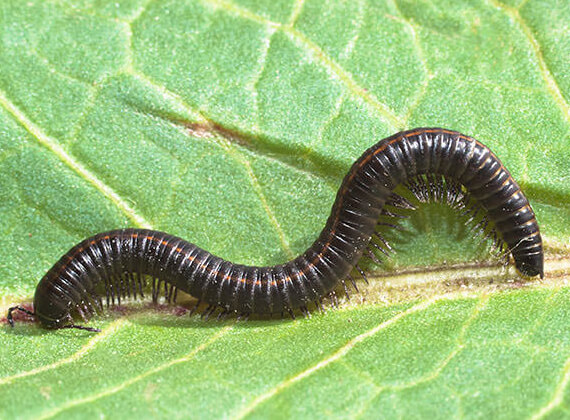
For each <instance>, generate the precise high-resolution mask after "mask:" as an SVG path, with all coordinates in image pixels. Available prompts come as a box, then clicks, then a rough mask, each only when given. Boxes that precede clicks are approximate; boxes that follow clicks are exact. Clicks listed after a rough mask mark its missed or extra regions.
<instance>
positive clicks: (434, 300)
mask: <svg viewBox="0 0 570 420" xmlns="http://www.w3.org/2000/svg"><path fill="white" fill-rule="evenodd" d="M450 298H451V297H449V296H447V295H441V296H436V297H434V298H432V299H429V300H425V301H423V302H422V303H419V304H417V305H415V306H413V307H411V308H409V309H407V310H405V311H403V312H400V313H399V314H397V315H395V316H393V317H392V318H390V319H388V320H387V321H384V322H382V323H381V324H378V325H377V326H375V327H374V328H371V329H370V330H368V331H366V332H364V333H362V334H359V335H357V336H356V337H354V338H352V339H351V340H349V341H348V342H347V343H346V344H345V345H343V346H342V347H340V348H339V349H338V350H337V351H336V352H334V353H333V354H331V355H330V356H328V357H326V358H324V359H322V360H321V361H319V362H318V363H317V364H315V365H313V366H311V367H309V368H307V369H305V370H303V371H301V372H299V373H297V374H296V375H295V376H293V377H290V378H289V379H286V380H285V381H283V382H281V383H279V384H277V385H276V386H274V387H273V388H271V389H269V390H268V391H266V392H265V393H263V394H261V395H259V396H258V397H257V398H255V399H254V400H253V401H252V402H251V403H250V404H249V405H247V406H245V407H244V408H243V409H242V410H241V411H240V412H239V413H237V414H236V415H234V416H232V417H233V418H236V419H241V418H244V417H245V416H247V415H248V414H250V413H251V412H253V411H254V410H255V409H256V408H257V407H258V406H259V405H260V404H261V403H263V402H264V401H266V400H268V399H270V398H273V397H275V396H276V395H278V394H279V393H280V392H282V391H283V390H285V389H286V388H288V387H289V386H291V385H293V384H295V383H297V382H299V381H301V380H303V379H305V378H307V377H309V376H311V375H312V374H313V373H315V372H318V371H319V370H321V369H323V368H325V367H327V366H328V365H330V364H331V363H334V362H336V361H337V360H341V359H342V358H343V357H344V356H345V355H346V354H347V353H348V352H350V351H351V350H352V349H353V348H354V347H355V346H356V345H357V344H359V343H361V342H363V341H364V340H366V339H368V338H370V337H372V336H374V335H376V334H378V333H379V332H381V331H383V330H385V329H387V328H390V327H391V326H393V325H394V324H396V323H397V322H398V321H400V320H401V319H403V318H405V317H407V316H408V315H412V314H414V313H416V312H420V311H423V310H425V309H427V308H429V307H430V306H432V305H434V304H435V303H437V302H438V301H441V300H449V299H450Z"/></svg>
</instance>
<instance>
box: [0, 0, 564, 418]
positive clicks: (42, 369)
mask: <svg viewBox="0 0 570 420" xmlns="http://www.w3.org/2000/svg"><path fill="white" fill-rule="evenodd" d="M568 22H570V5H569V4H568V2H567V1H565V0H558V1H556V0H550V1H539V0H527V1H517V0H510V1H505V2H499V1H495V0H489V1H475V0H474V1H471V2H455V1H444V0H435V1H432V2H415V1H406V0H397V1H395V2H392V1H368V2H366V1H355V2H343V1H333V2H331V1H324V0H305V1H297V2H293V1H285V0H279V1H265V0H264V1H253V0H240V1H237V0H234V2H229V1H225V0H224V1H222V0H204V1H190V0H186V1H174V0H172V1H162V2H156V1H148V0H140V1H137V0H131V1H125V2H107V1H104V0H101V1H87V0H83V1H73V2H72V1H59V2H50V1H47V2H46V1H27V2H20V1H16V0H14V1H12V0H7V1H2V2H1V3H0V234H1V238H2V240H1V241H0V299H1V300H0V301H1V302H2V305H0V309H2V311H5V309H6V308H7V307H8V306H9V305H11V304H13V303H15V302H22V301H29V300H31V297H32V295H33V291H34V287H35V284H36V283H37V281H38V279H39V278H40V277H41V276H42V275H43V273H45V271H47V269H49V267H50V266H51V265H52V264H53V263H54V262H55V261H56V260H57V258H58V257H59V256H60V255H61V254H62V253H64V252H65V251H67V249H69V248H70V247H71V246H72V245H74V244H75V243H76V242H78V241H80V240H81V239H83V238H85V237H87V236H89V235H92V234H94V233H97V232H99V231H104V230H109V229H114V228H118V227H122V226H139V227H152V228H155V229H159V230H164V231H168V232H169V233H172V234H175V235H179V236H182V237H184V238H187V239H189V240H190V241H192V242H194V243H196V244H198V245H199V246H201V247H203V248H205V249H208V250H210V251H211V252H213V253H215V254H217V255H219V256H222V257H225V258H227V259H231V260H233V261H235V262H239V263H248V264H259V265H265V264H274V263H279V262H283V261H285V260H286V259H288V258H290V257H292V256H294V255H296V254H297V253H299V252H301V251H303V250H304V249H305V248H306V247H307V246H309V245H310V244H311V243H312V241H313V240H314V239H315V237H316V236H317V235H318V233H319V231H320V229H321V228H322V226H323V225H324V222H325V221H326V218H327V216H328V212H329V209H330V206H331V205H332V202H333V200H334V196H335V193H336V189H337V187H338V185H339V184H340V182H341V180H342V177H343V175H344V173H345V172H346V171H347V170H348V168H349V167H350V165H351V163H352V162H353V161H354V159H356V158H357V157H358V156H359V155H360V154H361V153H362V152H363V151H364V150H365V149H366V148H368V147H369V146H370V145H372V144H374V143H375V142H377V141H378V140H379V139H381V138H383V137H386V136H387V135H390V134H392V133H394V132H396V131H398V130H401V129H405V128H411V127H414V126H444V127H448V128H452V129H456V130H459V131H462V132H464V133H466V134H469V135H472V136H474V137H476V138H478V139H480V140H481V141H483V142H484V143H485V144H487V145H488V146H489V147H491V148H492V149H493V150H494V151H495V152H496V154H497V155H498V156H500V157H501V159H502V160H503V162H504V163H505V164H506V166H507V167H508V168H509V169H510V170H511V172H512V174H513V177H514V178H515V179H517V180H518V181H519V183H520V184H521V186H522V188H523V190H524V191H525V192H526V193H527V194H528V197H529V199H530V200H531V203H532V205H533V208H534V209H535V211H536V213H537V217H538V220H539V222H540V224H541V229H542V232H543V235H544V238H545V240H546V244H547V258H548V260H547V263H546V268H547V276H546V279H545V281H544V282H542V283H536V282H535V283H531V284H528V283H525V282H521V279H519V278H518V277H517V276H516V275H515V274H514V273H513V272H512V270H511V272H509V273H507V274H505V273H501V271H500V270H498V269H493V268H485V267H483V266H485V265H487V264H484V261H483V262H482V260H485V259H487V258H488V253H487V251H486V250H485V249H481V247H479V246H477V244H476V241H474V240H473V238H472V237H470V236H471V235H470V233H469V232H468V231H467V230H466V228H465V227H464V226H463V224H462V222H461V221H460V220H458V219H457V217H456V214H454V213H451V212H447V211H445V209H441V208H440V207H439V206H427V207H426V208H422V209H421V210H420V211H418V212H417V213H416V214H415V215H414V216H413V217H412V219H411V220H410V221H409V222H408V223H407V224H406V229H407V230H406V232H405V233H403V234H401V233H397V232H389V233H388V235H389V237H390V239H391V241H392V243H393V244H394V247H395V249H396V254H395V256H394V258H393V259H391V260H390V261H388V262H387V265H386V267H384V268H381V269H379V270H378V271H377V272H378V273H379V276H378V278H377V279H375V280H374V281H373V282H372V283H373V284H372V285H371V286H370V287H369V288H366V290H365V292H364V293H363V294H362V295H360V296H359V297H358V299H353V300H352V302H353V303H352V304H345V305H344V306H343V307H342V308H341V309H340V310H338V311H331V312H327V313H325V314H324V315H315V316H313V318H311V319H307V320H297V321H284V322H281V321H254V322H248V323H236V322H235V321H227V322H225V323H217V322H208V323H206V322H203V321H201V320H199V319H195V318H192V319H188V318H178V317H176V316H174V315H173V314H171V313H166V312H168V311H166V310H163V311H162V312H160V313H155V312H154V311H149V310H142V311H134V312H132V313H131V314H130V315H125V316H119V315H117V314H115V315H113V316H111V317H110V318H100V319H97V320H95V321H94V322H93V323H94V325H97V326H99V327H101V328H102V329H103V332H102V333H101V334H96V335H92V334H87V333H81V332H73V331H58V332H44V331H41V330H39V329H38V328H36V327H35V326H31V325H26V324H25V323H20V324H18V325H17V328H16V329H15V330H14V331H9V330H8V329H7V328H4V330H3V331H1V332H0V334H1V335H2V344H3V345H2V346H0V417H2V418H14V417H21V418H55V417H62V418H63V417H65V418H70V417H82V418H84V417H85V416H86V415H88V416H90V417H99V416H101V415H106V416H115V415H117V413H125V414H126V415H129V416H131V417H132V416H135V415H137V416H144V417H155V416H163V417H169V418H172V417H183V418H187V417H188V416H192V417H204V418H212V417H259V418H268V417H272V418H291V417H299V416H301V417H322V416H323V415H327V416H333V417H350V418H356V417H371V416H380V415H382V416H384V417H389V418H392V417H394V418H397V417H404V418H409V417H424V418H437V417H441V418H449V417H453V418H464V417H468V418H473V417H485V418H488V417H492V416H494V417H502V418H521V417H523V418H524V417H532V416H536V417H551V418H559V417H562V416H568V415H569V414H568V410H570V408H568V406H567V404H568V402H567V401H568V399H569V398H570V390H569V389H568V387H567V384H568V381H569V380H570V342H569V340H570V331H569V330H568V328H569V327H568V325H570V323H569V322H568V321H569V319H568V318H569V317H570V312H569V310H568V309H567V308H569V307H570V295H569V293H570V292H569V289H567V288H566V282H567V281H568V277H567V276H568V274H567V272H568V267H569V266H570V261H569V257H568V249H569V246H568V244H569V239H570V224H569V223H568V221H569V220H570V206H569V205H568V203H569V201H570V176H569V173H570V105H569V104H570V72H569V71H568V58H569V57H570V36H569V33H570V27H569V26H568V25H569V24H568ZM473 261H478V262H476V263H473ZM370 269H371V270H372V269H374V267H370ZM402 270H404V272H405V273H406V274H400V273H401V272H402ZM521 286H524V287H522V288H521V290H505V289H509V288H514V287H516V288H518V287H521ZM363 288H364V285H363ZM355 300H359V301H364V303H361V304H355Z"/></svg>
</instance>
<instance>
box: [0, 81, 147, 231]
mask: <svg viewBox="0 0 570 420" xmlns="http://www.w3.org/2000/svg"><path fill="white" fill-rule="evenodd" d="M0 105H1V106H3V107H4V108H5V109H6V110H7V111H8V112H9V113H10V114H11V115H12V116H13V117H14V118H15V120H16V121H18V122H19V123H20V124H21V125H22V126H23V127H24V128H25V129H26V130H27V131H28V132H29V133H30V134H31V135H32V136H33V137H34V138H35V139H36V140H37V141H38V143H40V144H41V145H42V146H44V147H45V148H46V149H47V150H49V151H50V152H51V153H53V154H54V155H55V156H56V157H57V158H58V159H59V160H61V161H62V162H63V163H64V164H66V165H67V166H68V167H69V168H70V169H71V170H73V171H74V172H75V173H76V174H77V175H79V177H81V178H82V179H83V180H85V181H86V182H88V183H90V184H91V185H93V186H94V187H95V188H96V189H97V190H98V191H99V192H100V193H102V194H103V196H105V197H106V198H107V199H109V200H110V201H111V202H112V203H113V204H114V205H115V206H116V207H118V208H119V209H120V210H121V211H122V212H123V213H124V214H125V215H126V216H127V217H128V218H129V219H130V220H131V221H132V222H133V223H134V224H135V225H136V226H139V227H144V228H151V225H150V223H149V222H147V221H146V220H145V218H144V217H143V216H141V215H139V214H138V213H137V212H136V211H135V210H134V209H133V208H132V207H131V206H130V205H129V204H128V203H127V201H126V200H125V199H123V198H122V197H121V196H119V194H117V193H116V192H115V191H114V190H113V189H112V188H111V187H110V186H108V185H107V184H105V183H104V182H103V181H102V180H100V179H99V178H97V176H96V175H95V174H94V173H93V172H91V171H90V170H88V169H87V168H86V167H85V166H84V165H83V164H82V163H81V162H80V161H78V160H77V159H76V158H75V157H73V156H72V155H71V154H69V153H68V152H66V151H65V150H64V148H63V147H62V146H61V145H60V144H59V142H58V141H57V140H56V139H54V138H52V137H50V136H48V135H47V134H46V133H44V132H43V131H42V130H41V129H40V128H39V127H38V126H37V125H36V124H34V123H33V122H32V121H31V120H30V119H29V118H28V117H27V116H26V115H25V114H24V113H23V112H22V111H20V110H19V109H18V108H17V107H16V106H15V105H14V104H13V103H11V102H10V101H9V100H8V98H7V97H6V94H5V93H4V92H3V91H0Z"/></svg>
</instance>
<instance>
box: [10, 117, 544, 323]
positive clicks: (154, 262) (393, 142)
mask: <svg viewBox="0 0 570 420" xmlns="http://www.w3.org/2000/svg"><path fill="white" fill-rule="evenodd" d="M401 184H403V185H404V186H406V187H408V189H410V190H411V191H412V193H413V194H415V196H416V197H418V198H419V199H420V201H427V197H428V196H432V197H436V198H437V197H439V199H440V200H442V201H445V202H448V203H452V202H453V201H454V200H455V199H456V198H457V197H463V198H464V199H465V198H466V197H469V200H472V201H473V202H475V203H477V208H479V209H483V210H485V216H484V218H483V220H482V221H481V223H482V225H483V228H482V230H485V229H486V227H487V223H489V224H490V225H492V226H493V233H494V234H496V235H497V236H498V237H500V238H501V240H502V241H504V244H505V245H506V248H507V251H508V252H510V253H511V254H512V256H513V258H514V261H515V265H516V267H517V269H518V270H519V271H520V272H521V273H523V274H525V275H528V276H536V275H540V276H541V277H542V276H543V250H542V240H541V237H540V233H539V228H538V224H537V222H536V219H535V216H534V213H533V211H532V209H531V207H530V205H529V202H528V200H527V199H526V197H525V196H524V195H523V193H522V192H521V190H520V188H519V186H518V185H517V183H516V182H515V181H514V180H513V178H512V177H511V175H510V174H509V172H508V171H507V170H506V169H505V167H504V166H503V165H502V163H501V162H500V161H499V159H498V158H497V157H496V156H495V155H494V154H493V153H492V152H491V151H490V150H489V149H488V148H487V147H486V146H484V145H483V144H481V143H480V142H478V141H477V140H475V139H473V138H471V137H468V136H465V135H463V134H461V133H458V132H455V131H451V130H445V129H441V128H418V129H414V130H410V131H405V132H401V133H397V134H394V135H393V136H391V137H388V138H385V139H383V140H381V141H380V142H379V143H377V144H376V145H374V146H372V147H371V148H370V149H368V150H367V151H366V152H364V154H363V155H362V156H361V157H360V158H359V159H358V160H357V161H356V162H355V163H354V164H353V165H352V167H351V169H350V171H349V172H348V174H347V175H346V176H345V178H344V181H343V182H342V185H341V187H340V189H339V191H338V193H337V196H336V201H335V203H334V205H333V208H332V211H331V214H330V216H329V218H328V221H327V223H326V225H325V227H324V229H323V230H322V232H321V234H320V235H319V237H318V238H317V240H316V241H315V242H314V243H313V244H312V245H311V246H310V247H309V249H307V250H306V251H305V252H304V253H303V254H301V255H299V256H298V257H297V258H295V259H293V260H291V261H289V262H287V263H285V264H279V265H275V266H271V267H253V266H245V265H238V264H233V263H231V262H229V261H225V260H223V259H221V258H218V257H216V256H214V255H212V254H210V253H209V252H207V251H204V250H202V249H200V248H198V247H197V246H196V245H193V244H191V243H189V242H187V241H185V240H183V239H180V238H177V237H175V236H171V235H168V234H166V233H163V232H157V231H152V230H142V229H123V230H114V231H110V232H105V233H100V234H98V235H95V236H93V237H91V238H88V239H85V240H84V241H82V242H81V243H79V244H77V245H76V246H74V247H73V248H72V249H70V250H69V252H67V253H66V254H65V255H64V256H63V257H61V259H60V260H59V261H58V262H57V263H56V264H55V265H54V266H53V267H52V268H51V269H50V270H49V271H48V273H47V274H46V275H45V276H44V277H43V278H42V279H41V281H40V283H39V284H38V286H37V289H36V293H35V297H34V308H33V309H34V311H33V313H32V312H31V311H27V312H28V313H29V314H33V315H34V316H35V318H36V319H37V320H38V321H39V322H40V323H41V324H42V326H44V327H48V328H62V327H70V326H71V327H79V326H74V325H73V318H74V317H75V316H76V315H78V314H79V315H81V316H82V317H83V318H84V319H87V318H88V317H89V316H90V315H91V314H92V313H93V312H95V311H96V310H97V309H99V308H102V307H103V300H106V302H107V305H108V304H109V302H112V303H114V302H115V300H117V301H118V302H119V303H120V301H121V298H124V297H125V296H131V295H132V296H134V297H135V298H136V297H137V296H138V295H140V296H142V295H143V292H144V290H143V284H145V278H149V279H152V297H153V299H154V300H156V298H157V297H158V294H159V293H161V292H159V289H160V290H162V289H165V290H166V292H165V293H166V295H167V297H168V299H169V300H170V298H171V297H172V295H173V294H175V293H176V290H177V289H180V290H182V291H184V292H186V293H188V294H190V295H192V296H194V297H196V298H198V299H199V302H205V303H207V304H208V305H209V309H208V310H207V312H209V313H211V312H212V311H213V310H214V309H216V308H220V309H221V311H222V314H226V313H230V312H236V313H238V314H240V315H249V314H252V313H256V314H266V313H283V312H284V311H288V312H289V313H291V314H292V313H293V312H292V311H293V310H296V309H300V310H301V311H302V312H304V313H305V312H306V311H307V306H308V305H309V304H310V303H311V302H316V303H317V305H319V304H320V299H321V298H322V297H323V296H325V295H327V294H329V293H331V291H333V290H334V289H335V288H336V287H337V286H338V285H339V283H341V282H342V284H344V281H345V279H346V278H350V279H351V280H352V278H351V277H350V272H351V271H352V270H353V268H354V267H355V265H356V264H357V262H358V260H359V259H360V258H361V257H362V255H363V253H364V252H365V251H368V250H367V247H369V246H370V245H371V244H373V245H374V246H376V247H377V248H378V245H377V244H375V243H372V242H371V237H372V235H373V234H375V228H376V226H377V223H378V219H379V217H380V216H381V214H383V212H387V210H386V206H394V207H396V208H398V207H408V208H409V207H411V204H410V206H408V203H409V202H408V201H407V200H405V199H404V198H403V197H401V196H399V195H396V194H395V193H394V192H393V191H394V189H395V188H396V187H397V186H398V185H401ZM445 196H447V197H449V196H452V197H453V198H452V199H449V198H448V199H446V198H445ZM422 198H424V200H422ZM463 202H465V200H464V201H463ZM487 231H488V229H487ZM386 245H387V244H386ZM368 252H369V251H368ZM369 253H370V252H369ZM356 267H357V269H358V270H359V271H360V272H361V273H362V270H361V269H360V267H358V266H356ZM363 275H364V274H363ZM15 309H20V310H24V311H26V310H25V309H23V308H20V307H15V308H12V310H15ZM12 310H11V311H12ZM11 311H10V313H9V316H8V320H9V321H10V322H11V323H12V316H11ZM80 328H84V329H89V328H87V327H80Z"/></svg>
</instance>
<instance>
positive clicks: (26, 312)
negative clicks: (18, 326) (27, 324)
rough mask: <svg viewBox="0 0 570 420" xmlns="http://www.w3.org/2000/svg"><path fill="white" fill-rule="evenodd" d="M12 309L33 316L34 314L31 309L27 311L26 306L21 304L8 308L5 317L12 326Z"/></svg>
mask: <svg viewBox="0 0 570 420" xmlns="http://www.w3.org/2000/svg"><path fill="white" fill-rule="evenodd" d="M14 311H20V312H23V313H25V314H27V315H30V316H33V317H35V316H36V314H35V313H33V312H32V311H29V310H28V309H26V308H22V307H21V306H12V307H11V308H8V315H6V319H7V320H8V324H10V326H11V327H12V328H13V327H14V318H13V317H12V312H14Z"/></svg>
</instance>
